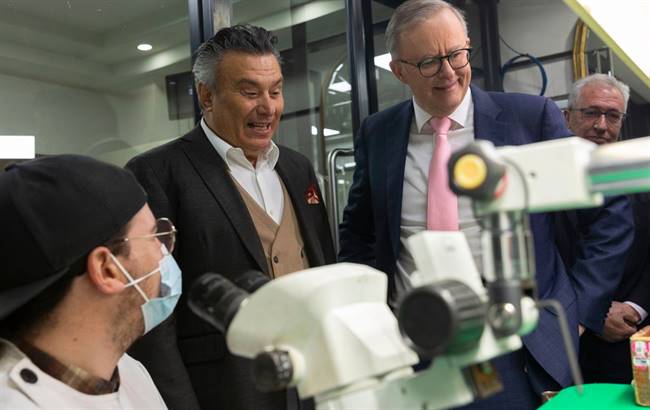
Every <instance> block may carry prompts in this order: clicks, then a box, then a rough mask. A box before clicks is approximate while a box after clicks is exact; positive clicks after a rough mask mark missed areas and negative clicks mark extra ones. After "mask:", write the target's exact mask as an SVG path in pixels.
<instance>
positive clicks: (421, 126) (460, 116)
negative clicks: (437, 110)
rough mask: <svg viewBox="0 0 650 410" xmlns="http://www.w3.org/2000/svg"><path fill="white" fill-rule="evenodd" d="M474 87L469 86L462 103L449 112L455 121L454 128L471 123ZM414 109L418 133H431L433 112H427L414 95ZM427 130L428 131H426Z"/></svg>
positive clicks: (463, 126)
mask: <svg viewBox="0 0 650 410" xmlns="http://www.w3.org/2000/svg"><path fill="white" fill-rule="evenodd" d="M472 107H473V104H472V89H471V88H467V92H466V93H465V97H463V100H462V101H461V102H460V105H458V107H456V109H455V110H454V112H452V113H451V114H449V118H450V119H451V120H452V121H453V124H454V125H452V130H453V129H458V128H465V126H466V124H468V123H469V120H470V118H469V116H470V115H471V114H472V111H473V110H472ZM413 111H415V125H416V126H417V129H418V133H420V134H425V133H431V132H432V130H431V126H430V125H429V120H430V119H431V118H432V117H433V116H432V115H431V114H429V113H428V112H426V111H425V110H424V108H422V107H421V106H420V105H419V104H418V103H417V101H415V97H413ZM425 131H427V132H425Z"/></svg>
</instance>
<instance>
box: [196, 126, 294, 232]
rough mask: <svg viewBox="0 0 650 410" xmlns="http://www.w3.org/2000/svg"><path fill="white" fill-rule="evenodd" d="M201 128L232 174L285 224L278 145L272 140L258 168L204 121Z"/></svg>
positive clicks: (278, 222) (254, 197)
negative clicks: (277, 165)
mask: <svg viewBox="0 0 650 410" xmlns="http://www.w3.org/2000/svg"><path fill="white" fill-rule="evenodd" d="M201 128H203V132H205V135H207V137H208V140H209V141H210V144H212V146H213V147H214V149H215V150H216V151H217V153H218V154H219V156H220V157H221V158H223V160H224V162H225V163H226V166H227V167H228V170H229V171H230V175H231V176H232V177H233V178H234V179H235V181H237V183H238V184H239V185H241V187H242V188H244V190H246V192H248V194H249V195H250V196H251V197H252V198H253V199H254V200H255V202H256V203H257V204H258V205H259V206H260V207H261V208H262V209H264V210H265V211H266V213H267V214H268V215H269V216H270V217H271V218H272V219H273V220H274V221H275V223H277V224H278V225H279V224H280V222H282V212H283V210H284V195H283V193H282V182H281V181H280V176H279V175H278V173H277V172H276V170H275V164H277V162H278V158H279V157H280V149H279V148H278V146H277V145H275V143H274V142H273V141H271V143H270V144H269V147H268V149H267V150H266V151H265V152H263V153H262V154H260V155H259V157H258V158H257V162H256V163H255V166H253V164H251V162H250V161H249V160H248V159H247V158H246V155H245V154H244V150H242V149H241V148H235V147H233V146H232V145H230V144H228V143H227V142H226V141H224V140H223V139H222V138H221V137H219V136H218V135H217V134H215V132H214V131H212V130H211V129H210V127H208V124H206V123H205V120H204V119H201Z"/></svg>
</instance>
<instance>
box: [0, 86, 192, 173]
mask: <svg viewBox="0 0 650 410" xmlns="http://www.w3.org/2000/svg"><path fill="white" fill-rule="evenodd" d="M0 90H2V98H0V135H12V134H14V135H15V134H20V135H35V136H36V152H37V153H39V154H60V153H80V154H89V155H92V156H96V157H100V158H102V159H105V160H108V161H111V162H114V163H116V164H118V165H123V164H124V163H125V162H126V161H127V160H128V159H129V158H130V157H132V156H133V155H135V154H136V153H137V152H139V151H142V149H143V147H149V146H150V145H156V143H158V142H159V141H161V140H169V139H171V138H174V137H177V136H179V135H181V134H183V133H185V132H187V131H188V130H189V129H191V127H192V123H193V119H186V120H180V121H170V120H169V119H168V116H167V100H166V96H165V89H164V79H163V78H161V79H160V80H158V81H157V82H156V83H152V84H148V85H146V86H143V87H140V88H138V89H136V90H134V91H133V92H130V93H128V94H108V93H101V92H98V91H91V90H85V89H81V88H74V87H69V86H63V85H57V84H52V83H45V82H41V81H37V80H30V79H26V78H20V77H14V76H9V75H1V74H0ZM152 143H153V144H152Z"/></svg>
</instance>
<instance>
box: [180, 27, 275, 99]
mask: <svg viewBox="0 0 650 410" xmlns="http://www.w3.org/2000/svg"><path fill="white" fill-rule="evenodd" d="M277 42H278V38H277V37H276V36H274V35H273V33H271V32H270V31H268V30H266V29H264V28H262V27H257V26H252V25H249V24H238V25H236V26H232V27H226V28H222V29H221V30H219V31H217V33H216V34H215V35H214V36H212V38H211V39H209V40H208V41H206V42H205V43H203V44H201V46H200V47H199V48H198V49H197V50H196V53H195V59H194V66H193V67H192V74H194V84H195V86H196V87H198V86H199V83H203V84H205V85H206V86H208V88H210V89H215V87H216V85H217V80H216V76H217V73H218V71H219V63H220V62H221V60H222V59H223V56H224V54H226V53H227V52H229V51H238V52H243V53H248V54H255V55H265V54H273V55H274V56H275V58H277V59H278V63H280V52H279V51H278V50H277V49H276V44H277Z"/></svg>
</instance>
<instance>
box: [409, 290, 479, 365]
mask: <svg viewBox="0 0 650 410" xmlns="http://www.w3.org/2000/svg"><path fill="white" fill-rule="evenodd" d="M485 311H486V306H485V303H484V302H483V301H482V300H481V298H480V296H479V295H478V294H477V293H476V292H474V290H473V289H472V288H471V287H469V286H467V285H466V284H464V283H463V282H460V281H457V280H442V281H438V282H435V283H432V284H429V285H424V286H420V287H418V288H415V289H412V290H411V291H410V292H408V293H407V294H406V295H405V296H404V298H403V299H402V301H401V302H400V305H399V310H398V312H397V322H398V324H399V329H400V332H401V333H402V336H403V337H404V339H405V340H406V342H407V344H408V345H409V346H410V347H411V349H413V350H414V351H415V352H416V353H417V354H418V355H419V356H420V358H422V359H433V358H434V357H435V356H437V355H439V354H442V353H446V352H462V351H466V350H468V349H470V348H472V347H474V346H476V344H477V343H478V342H479V340H480V339H481V335H482V334H483V327H484V325H485V314H486V312H485Z"/></svg>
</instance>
